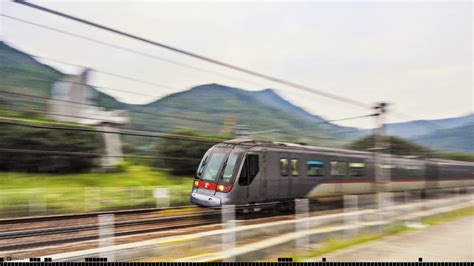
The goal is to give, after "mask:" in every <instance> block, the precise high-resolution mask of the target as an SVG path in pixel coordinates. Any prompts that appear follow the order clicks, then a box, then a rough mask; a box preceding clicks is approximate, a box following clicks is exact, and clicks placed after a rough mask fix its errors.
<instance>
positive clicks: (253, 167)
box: [244, 153, 266, 203]
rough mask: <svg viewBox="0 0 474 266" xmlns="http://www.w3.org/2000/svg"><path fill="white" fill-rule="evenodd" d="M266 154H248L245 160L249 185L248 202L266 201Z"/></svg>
mask: <svg viewBox="0 0 474 266" xmlns="http://www.w3.org/2000/svg"><path fill="white" fill-rule="evenodd" d="M263 154H264V153H262V154H257V153H248V154H247V156H246V158H245V163H244V166H245V167H247V169H248V170H247V172H248V185H247V202H248V203H254V202H261V201H264V200H265V194H266V193H265V192H266V191H265V189H264V180H263V179H264V177H265V167H262V165H264V163H265V162H264V156H263Z"/></svg>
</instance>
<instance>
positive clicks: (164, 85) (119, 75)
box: [29, 54, 178, 90]
mask: <svg viewBox="0 0 474 266" xmlns="http://www.w3.org/2000/svg"><path fill="white" fill-rule="evenodd" d="M29 55H30V56H32V57H34V58H36V59H43V60H48V61H53V62H57V63H61V64H65V65H70V66H76V67H82V68H86V69H90V70H91V71H93V72H97V73H101V74H105V75H109V76H113V77H118V78H121V79H126V80H130V81H135V82H139V83H142V84H147V85H152V86H155V87H158V88H161V89H170V88H171V89H174V90H176V89H178V88H173V87H172V86H170V85H166V84H160V83H156V82H153V81H149V80H143V79H138V78H134V77H129V76H126V75H122V74H117V73H113V72H109V71H105V70H101V69H97V68H95V67H91V66H85V65H80V64H74V63H70V62H66V61H63V60H58V59H53V58H50V57H44V56H38V55H32V54H29Z"/></svg>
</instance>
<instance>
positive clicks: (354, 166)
mask: <svg viewBox="0 0 474 266" xmlns="http://www.w3.org/2000/svg"><path fill="white" fill-rule="evenodd" d="M364 170H365V163H350V164H349V175H350V176H363V175H364Z"/></svg>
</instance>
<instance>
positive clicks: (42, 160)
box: [0, 120, 103, 172]
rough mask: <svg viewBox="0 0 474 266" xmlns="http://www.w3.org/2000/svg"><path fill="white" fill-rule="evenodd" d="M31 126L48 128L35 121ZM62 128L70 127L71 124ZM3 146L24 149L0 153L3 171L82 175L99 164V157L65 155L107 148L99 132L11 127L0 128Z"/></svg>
mask: <svg viewBox="0 0 474 266" xmlns="http://www.w3.org/2000/svg"><path fill="white" fill-rule="evenodd" d="M29 124H32V125H35V124H36V125H39V124H41V125H45V124H46V125H47V123H45V122H39V121H36V122H32V121H31V120H29ZM61 126H62V127H68V125H67V124H64V125H61ZM74 127H75V128H77V127H80V126H74ZM84 128H85V127H84ZM0 143H1V144H0V145H1V146H0V147H1V148H3V149H20V150H23V151H21V152H7V151H2V152H1V153H0V170H1V171H21V172H80V171H85V170H90V169H91V168H92V167H94V166H95V165H96V161H97V159H98V157H99V156H98V155H71V154H64V153H68V152H81V153H94V154H100V153H101V151H102V147H103V139H102V136H101V135H100V134H99V133H95V132H87V131H77V130H54V129H45V128H34V127H24V126H18V125H8V124H1V125H0ZM38 151H45V152H38ZM47 151H55V152H58V153H60V154H56V153H48V152H47ZM61 152H63V154H61Z"/></svg>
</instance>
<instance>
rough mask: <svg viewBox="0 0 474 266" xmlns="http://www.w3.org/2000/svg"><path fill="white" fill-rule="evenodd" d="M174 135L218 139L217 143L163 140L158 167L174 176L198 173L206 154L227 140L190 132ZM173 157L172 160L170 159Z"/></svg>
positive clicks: (185, 131)
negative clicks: (200, 162) (197, 170)
mask: <svg viewBox="0 0 474 266" xmlns="http://www.w3.org/2000/svg"><path fill="white" fill-rule="evenodd" d="M173 134H177V135H184V136H190V137H205V138H209V139H217V140H216V142H215V143H213V142H204V141H193V140H181V139H163V140H162V141H160V143H159V144H158V157H168V158H161V159H160V158H159V159H158V161H157V163H158V166H160V167H162V168H165V169H168V170H169V171H170V172H171V174H173V175H192V174H194V173H195V172H196V168H197V167H198V165H199V161H200V160H201V158H202V156H204V153H206V151H207V150H208V149H209V148H211V147H212V146H213V145H214V144H216V143H218V142H220V141H219V139H220V140H224V139H225V138H224V137H222V136H217V135H204V134H202V133H198V132H195V131H190V130H181V131H176V132H174V133H173ZM170 157H171V158H170Z"/></svg>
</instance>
